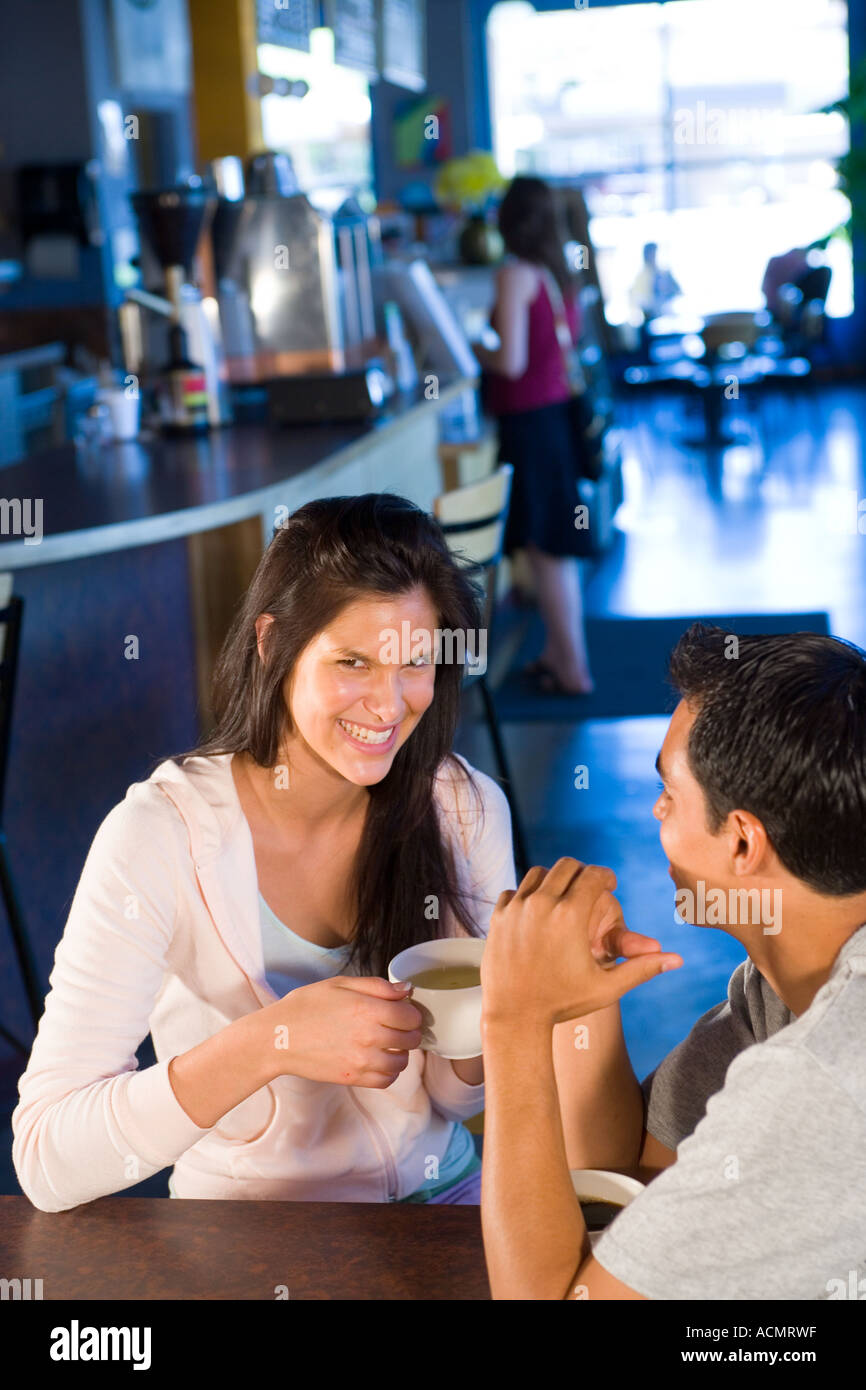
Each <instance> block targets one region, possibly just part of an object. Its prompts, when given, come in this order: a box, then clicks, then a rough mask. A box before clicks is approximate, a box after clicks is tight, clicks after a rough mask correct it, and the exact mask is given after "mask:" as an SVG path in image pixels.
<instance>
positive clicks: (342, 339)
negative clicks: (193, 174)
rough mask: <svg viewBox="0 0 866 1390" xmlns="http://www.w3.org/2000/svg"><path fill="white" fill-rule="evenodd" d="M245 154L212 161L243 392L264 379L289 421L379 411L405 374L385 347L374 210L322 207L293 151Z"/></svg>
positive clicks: (216, 227) (227, 328) (276, 413)
mask: <svg viewBox="0 0 866 1390" xmlns="http://www.w3.org/2000/svg"><path fill="white" fill-rule="evenodd" d="M239 164H240V162H239V161H238V160H236V159H232V158H230V157H226V158H224V159H220V160H215V161H213V163H212V164H211V165H210V176H211V178H212V179H213V182H214V186H215V188H216V191H217V193H218V195H219V201H218V206H217V212H216V216H215V218H214V222H213V224H212V226H211V240H212V244H213V254H214V264H215V269H216V279H217V297H218V299H219V309H220V318H221V321H222V326H223V342H224V347H225V355H226V363H227V373H228V377H229V380H230V381H231V382H232V385H233V386H234V387H235V388H236V393H235V394H236V399H237V400H239V401H240V400H241V399H243V395H244V391H243V388H244V387H245V386H250V387H258V388H259V390H261V388H262V387H264V388H265V389H266V394H267V398H268V405H269V413H270V418H271V419H272V420H273V421H275V422H277V423H302V422H304V421H314V420H331V421H336V420H354V419H362V418H364V417H365V416H367V415H370V414H372V413H374V412H375V410H376V409H378V408H379V407H380V406H381V405H382V404H383V403H384V402H385V400H386V399H387V398H388V396H389V395H390V394H391V392H392V391H393V382H392V381H391V379H390V377H389V375H388V373H387V371H385V370H384V367H383V364H382V362H381V361H380V360H379V359H378V357H377V352H378V350H379V343H378V340H377V338H376V325H375V316H374V306H373V290H372V280H371V273H370V264H369V261H370V246H371V245H373V244H374V243H373V240H372V239H371V236H370V232H369V229H368V225H367V224H368V223H369V222H370V221H371V219H366V218H365V217H364V215H363V213H362V212H361V210H360V208H358V207H357V205H355V206H350V207H347V208H345V209H341V213H340V214H338V215H337V216H336V217H330V216H328V215H326V214H325V213H323V212H321V211H320V210H319V209H318V208H316V207H315V206H314V204H313V203H312V201H311V200H310V199H309V198H308V197H307V196H306V195H305V194H304V193H302V192H301V191H300V188H299V186H298V181H297V178H296V175H295V170H294V167H293V165H292V162H291V159H290V158H289V156H288V155H287V154H285V153H281V152H278V151H262V152H260V153H258V154H255V155H252V156H250V157H249V158H248V159H247V161H246V165H245V167H244V168H243V170H241V169H240V168H239ZM241 188H243V197H242V198H241V196H240V192H241ZM375 226H376V230H378V223H376V224H375ZM376 245H378V240H377V239H376Z"/></svg>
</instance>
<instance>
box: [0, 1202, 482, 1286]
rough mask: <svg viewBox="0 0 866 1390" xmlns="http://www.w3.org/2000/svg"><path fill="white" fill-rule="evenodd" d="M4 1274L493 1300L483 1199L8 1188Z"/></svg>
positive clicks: (1, 1230) (0, 1242)
mask: <svg viewBox="0 0 866 1390" xmlns="http://www.w3.org/2000/svg"><path fill="white" fill-rule="evenodd" d="M0 1276H2V1277H3V1278H5V1279H14V1278H18V1279H31V1280H32V1279H41V1280H42V1296H43V1298H44V1299H45V1300H49V1299H53V1300H61V1301H63V1302H67V1301H69V1302H71V1301H74V1300H78V1299H129V1300H135V1301H148V1300H150V1299H223V1298H225V1299H266V1300H271V1301H273V1300H275V1299H276V1298H278V1297H283V1298H285V1297H286V1296H287V1295H288V1297H289V1298H290V1299H298V1298H303V1299H308V1298H325V1299H328V1298H339V1299H415V1298H417V1299H461V1300H462V1299H485V1298H487V1299H489V1297H490V1287H489V1285H488V1282H487V1270H486V1267H485V1263H484V1250H483V1246H482V1241H481V1214H480V1208H479V1207H476V1206H454V1207H449V1206H432V1207H427V1206H424V1205H423V1204H420V1203H419V1204H415V1203H410V1204H409V1205H407V1206H402V1205H399V1204H386V1203H381V1204H380V1203H376V1202H206V1201H192V1200H182V1199H180V1198H159V1197H103V1198H101V1199H100V1200H99V1201H97V1202H89V1203H88V1204H87V1205H85V1206H81V1207H76V1208H74V1209H73V1210H72V1211H62V1212H43V1211H37V1210H36V1208H35V1207H34V1206H32V1204H31V1203H30V1202H29V1201H28V1199H27V1198H26V1197H0ZM277 1290H281V1291H282V1292H277Z"/></svg>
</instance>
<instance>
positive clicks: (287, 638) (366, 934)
mask: <svg viewBox="0 0 866 1390" xmlns="http://www.w3.org/2000/svg"><path fill="white" fill-rule="evenodd" d="M416 586H420V587H421V588H423V589H424V590H425V591H426V592H427V594H428V595H429V597H430V600H431V602H432V605H433V607H434V608H435V610H436V613H437V615H438V616H437V624H438V626H439V627H440V628H441V629H442V630H443V632H445V631H449V630H450V631H453V632H458V631H459V630H460V629H463V630H464V631H466V633H467V646H468V645H469V632H471V631H472V630H473V629H477V626H478V621H479V599H480V594H479V592H478V589H477V587H476V585H475V584H473V583H472V582H471V581H470V579H469V578H468V577H467V574H466V572H465V571H463V570H461V568H460V567H459V566H458V565H457V564H456V563H455V561H454V559H453V558H452V556H451V554H450V552H449V550H448V545H447V542H446V541H445V538H444V536H443V534H442V531H441V529H440V527H439V526H438V524H437V522H436V521H435V520H434V519H433V518H432V517H430V516H428V515H427V514H426V513H425V512H423V511H421V510H420V509H419V508H418V507H416V506H415V505H414V504H413V503H412V502H409V501H407V500H406V499H405V498H403V497H395V496H392V495H389V494H385V493H367V494H365V495H363V496H358V497H329V498H325V499H321V500H317V501H315V502H308V503H307V504H306V506H303V507H301V508H300V509H299V510H298V511H296V512H294V513H293V514H292V515H291V516H290V517H289V518H288V519H287V521H285V522H284V523H283V524H282V526H281V527H280V528H279V529H278V530H277V531H276V533H275V535H274V538H273V540H272V541H271V542H270V544H269V546H268V548H267V550H266V551H265V554H264V555H263V557H262V559H261V561H260V563H259V566H258V569H257V570H256V572H255V575H254V576H253V579H252V583H251V584H250V587H249V589H248V590H247V593H246V595H245V597H244V599H243V602H242V605H241V608H240V610H239V612H238V613H237V615H236V617H235V619H234V622H233V623H232V626H231V628H230V630H229V633H228V636H227V637H226V639H225V642H224V644H223V646H222V649H221V651H220V655H219V658H218V660H217V663H216V666H215V668H214V675H213V707H214V713H215V716H216V723H215V727H214V729H213V732H212V733H211V735H210V736H209V737H208V739H207V740H206V741H205V742H204V743H202V744H200V745H199V746H198V747H197V748H195V749H193V750H192V751H191V752H188V753H182V754H177V755H175V756H174V757H173V758H172V761H173V762H176V763H178V764H181V765H182V764H183V763H184V762H185V761H186V759H188V758H193V757H200V756H202V757H206V756H212V755H215V754H218V753H241V752H243V753H249V755H250V756H251V757H252V758H253V759H254V760H255V761H256V763H258V765H259V766H260V767H267V768H270V767H273V766H274V765H275V763H276V761H277V758H278V756H279V748H280V744H281V740H282V737H283V736H284V735H285V734H287V733H291V732H292V723H291V718H290V715H289V712H288V710H287V708H286V703H285V698H284V694H283V682H284V681H285V679H286V676H287V675H289V673H290V672H291V671H292V670H293V668H294V666H295V663H296V662H297V660H298V658H299V656H300V655H301V652H302V651H303V650H304V648H305V647H306V646H307V645H308V643H310V642H311V641H312V640H313V638H314V637H316V636H317V634H318V633H320V632H321V631H322V630H323V629H324V628H325V627H327V626H328V625H329V624H330V623H331V622H332V621H333V620H334V619H335V618H336V617H337V615H338V614H339V613H340V612H341V611H342V609H343V608H344V607H345V606H346V605H347V604H349V603H351V602H353V601H354V600H356V599H364V598H370V597H374V596H383V595H384V596H387V597H394V596H395V595H397V594H405V593H407V592H408V591H409V590H410V589H413V588H415V587H416ZM263 613H271V614H273V618H274V621H273V622H272V623H271V624H270V625H269V626H268V628H267V631H266V634H265V636H264V652H265V657H264V660H262V659H260V657H259V654H258V645H257V638H256V630H255V623H256V619H257V618H258V617H260V616H261V614H263ZM452 647H453V644H452ZM475 650H477V647H476V648H475ZM462 677H463V666H462V664H459V663H457V662H451V663H443V662H439V663H437V665H436V675H435V687H434V697H433V701H432V703H431V705H430V706H429V708H428V709H427V710H426V711H425V713H424V716H423V718H422V719H421V720H420V721H419V722H418V724H417V725H416V727H415V728H414V729H413V730H412V733H411V735H410V736H409V738H408V739H407V740H406V742H405V743H404V744H403V746H402V747H401V748H400V749H399V750H398V752H397V754H396V756H395V757H394V761H393V763H392V765H391V768H390V771H389V772H388V775H387V776H386V777H384V778H383V779H382V781H381V782H377V783H376V784H375V785H373V786H370V787H369V788H368V791H369V794H370V802H369V807H368V811H367V816H366V820H365V825H364V830H363V833H362V837H361V842H360V845H359V849H358V853H357V855H356V860H355V866H354V871H353V874H352V879H351V882H350V884H349V885H348V890H349V893H350V901H351V902H352V903H353V904H354V905H355V906H356V919H355V925H354V930H353V932H352V936H351V950H350V955H349V960H350V961H357V964H358V969H359V972H360V973H361V974H385V973H386V972H387V964H388V961H389V960H391V959H392V957H393V956H395V955H396V954H397V953H398V952H399V951H402V950H404V949H405V948H406V947H407V946H412V945H414V944H415V943H416V942H419V941H425V940H429V939H430V938H431V937H434V936H439V935H446V934H447V930H448V925H447V924H448V921H449V915H450V914H453V919H456V921H457V922H459V923H460V924H461V925H462V926H463V927H464V928H465V930H466V931H467V932H469V934H470V935H473V936H474V935H478V934H479V931H478V927H477V924H476V923H475V921H474V920H473V917H472V915H471V913H470V911H469V910H468V908H467V906H466V904H465V903H464V901H463V895H462V893H461V891H460V889H459V886H458V882H457V878H456V874H455V866H454V861H453V857H452V854H451V850H450V847H449V846H448V844H447V841H446V840H445V839H444V837H443V835H442V831H441V828H440V824H439V819H438V814H437V808H436V804H435V802H434V795H433V781H434V777H435V775H436V772H437V770H438V769H439V768H440V766H441V765H442V764H443V763H444V762H445V761H446V760H449V768H450V770H451V772H452V774H453V775H454V776H455V777H456V778H457V777H463V778H465V779H466V780H467V782H468V783H469V785H470V786H471V788H472V791H473V793H474V795H475V796H476V797H477V796H478V789H477V787H476V786H475V784H474V782H473V779H472V777H471V776H470V775H469V774H468V773H467V772H466V770H465V768H464V767H463V766H462V764H461V763H459V762H458V761H457V759H456V758H454V757H453V756H452V754H451V745H452V742H453V739H454V733H455V730H456V727H457V719H458V715H459V709H460V686H461V681H462ZM479 804H480V803H479ZM434 903H435V905H436V906H435V908H434V907H433V904H434ZM434 914H435V915H434Z"/></svg>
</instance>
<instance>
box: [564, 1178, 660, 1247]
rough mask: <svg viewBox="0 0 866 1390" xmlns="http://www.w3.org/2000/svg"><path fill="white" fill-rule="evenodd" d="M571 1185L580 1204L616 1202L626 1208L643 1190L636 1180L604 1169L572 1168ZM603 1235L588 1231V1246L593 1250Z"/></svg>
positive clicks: (599, 1232)
mask: <svg viewBox="0 0 866 1390" xmlns="http://www.w3.org/2000/svg"><path fill="white" fill-rule="evenodd" d="M571 1185H572V1187H573V1188H574V1190H575V1192H576V1193H577V1195H578V1197H579V1198H580V1200H581V1201H582V1202H592V1201H596V1202H616V1204H617V1206H621V1207H627V1206H628V1204H629V1202H633V1201H634V1199H635V1197H639V1196H640V1194H641V1192H643V1190H644V1184H643V1183H642V1182H638V1180H637V1178H629V1177H627V1176H626V1175H625V1173H610V1172H608V1171H607V1170H606V1169H604V1168H572V1170H571ZM603 1235H604V1231H590V1232H589V1243H590V1245H591V1246H592V1247H593V1248H594V1247H595V1245H596V1242H597V1241H599V1240H601V1237H602V1236H603Z"/></svg>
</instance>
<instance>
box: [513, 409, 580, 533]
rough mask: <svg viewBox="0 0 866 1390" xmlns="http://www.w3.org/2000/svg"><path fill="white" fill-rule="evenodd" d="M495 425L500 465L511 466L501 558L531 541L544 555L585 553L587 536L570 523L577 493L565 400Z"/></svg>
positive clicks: (573, 520)
mask: <svg viewBox="0 0 866 1390" xmlns="http://www.w3.org/2000/svg"><path fill="white" fill-rule="evenodd" d="M496 423H497V426H498V430H499V462H500V463H510V464H511V465H512V466H513V468H514V477H513V480H512V485H511V506H510V508H509V512H508V523H507V525H506V528H505V553H506V555H512V554H513V553H514V551H515V550H522V549H524V548H525V547H526V545H527V544H528V543H529V542H530V541H531V542H532V544H533V545H535V546H536V548H537V549H538V550H541V551H543V552H544V553H545V554H546V555H555V556H559V557H565V556H575V557H581V556H584V555H586V554H587V553H588V550H589V547H588V544H587V541H588V533H587V531H586V530H585V529H583V528H579V527H576V526H575V524H574V523H575V519H576V514H575V508H576V507H578V506H580V494H579V492H578V471H577V462H576V459H575V455H574V445H573V442H572V434H571V425H570V421H569V413H568V405H567V402H565V401H561V402H559V401H557V402H556V403H555V404H553V405H542V406H539V407H538V408H537V409H536V410H521V411H517V412H516V413H515V414H513V415H500V416H498V417H497V422H496Z"/></svg>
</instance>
